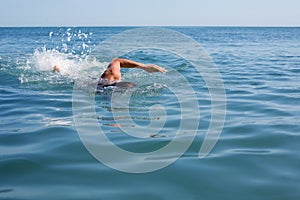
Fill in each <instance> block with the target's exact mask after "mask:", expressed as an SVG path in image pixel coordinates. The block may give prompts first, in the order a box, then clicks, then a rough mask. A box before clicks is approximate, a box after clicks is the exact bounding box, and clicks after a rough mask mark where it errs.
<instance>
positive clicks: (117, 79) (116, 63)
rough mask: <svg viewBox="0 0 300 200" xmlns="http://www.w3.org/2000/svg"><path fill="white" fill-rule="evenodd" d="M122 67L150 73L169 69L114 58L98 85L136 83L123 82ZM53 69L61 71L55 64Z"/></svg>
mask: <svg viewBox="0 0 300 200" xmlns="http://www.w3.org/2000/svg"><path fill="white" fill-rule="evenodd" d="M121 68H139V69H142V70H145V71H146V72H149V73H152V72H161V73H165V72H166V71H167V70H166V69H164V68H162V67H160V66H158V65H155V64H143V63H139V62H135V61H132V60H127V59H123V58H114V59H113V60H112V61H111V62H110V63H109V65H108V67H107V69H106V70H105V71H104V72H103V73H102V75H101V77H100V79H99V81H98V86H100V87H108V86H118V85H122V86H126V85H128V86H129V87H130V86H131V85H134V84H132V83H128V82H123V83H125V84H122V82H121V71H120V70H121ZM53 71H55V72H59V71H60V68H59V66H57V65H55V66H54V67H53Z"/></svg>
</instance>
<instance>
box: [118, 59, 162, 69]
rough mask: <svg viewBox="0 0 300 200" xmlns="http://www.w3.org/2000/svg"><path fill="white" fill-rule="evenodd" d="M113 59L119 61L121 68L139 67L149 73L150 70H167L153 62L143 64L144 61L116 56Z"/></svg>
mask: <svg viewBox="0 0 300 200" xmlns="http://www.w3.org/2000/svg"><path fill="white" fill-rule="evenodd" d="M114 60H116V61H117V62H119V63H120V67H122V68H139V69H142V70H145V71H146V72H149V73H152V72H161V73H165V72H166V71H167V70H166V69H164V68H162V67H160V66H158V65H154V64H144V63H139V62H135V61H132V60H127V59H123V58H116V59H114Z"/></svg>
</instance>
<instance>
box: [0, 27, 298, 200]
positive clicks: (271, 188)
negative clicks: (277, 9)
mask: <svg viewBox="0 0 300 200" xmlns="http://www.w3.org/2000/svg"><path fill="white" fill-rule="evenodd" d="M134 28H135V27H42V28H40V27H34V28H0V102H1V104H0V199H130V200H134V199H137V200H139V199H143V200H146V199H149V200H150V199H151V200H152V199H196V200H199V199H209V200H216V199H230V200H231V199H238V200H243V199H249V200H250V199H251V200H252V199H264V200H267V199H270V200H271V199H272V200H276V199H278V200H282V199H288V200H297V199H300V173H299V169H300V143H299V142H300V28H288V27H281V28H276V27H266V28H264V27H167V28H168V29H171V30H175V31H178V32H180V33H182V34H184V35H186V36H187V37H190V38H191V39H193V40H195V41H197V42H198V43H199V44H200V45H202V47H203V49H205V51H206V52H207V53H208V54H209V55H210V58H211V59H212V60H213V62H214V63H215V65H216V67H217V68H218V70H219V73H220V75H221V78H222V81H223V84H224V89H225V92H226V99H225V100H226V116H225V121H224V127H223V129H222V131H221V135H220V137H219V138H218V140H217V143H216V145H215V146H214V148H213V149H212V151H211V152H210V153H209V154H208V155H207V156H206V157H204V158H201V159H200V158H199V149H200V147H201V145H202V143H203V141H204V139H205V135H206V134H207V130H208V128H212V129H214V127H213V126H212V127H210V121H211V119H212V102H211V94H210V92H209V90H208V87H207V84H206V82H205V80H204V78H203V77H202V76H201V75H199V73H197V71H196V70H195V67H194V66H193V65H192V64H191V63H189V62H188V61H187V60H185V59H183V58H182V57H180V56H177V55H175V54H172V52H166V51H163V50H162V49H160V50H159V49H156V50H155V49H154V50H153V49H142V50H141V49H140V50H136V51H133V52H129V53H127V54H126V55H120V56H121V57H124V58H127V59H132V60H135V61H139V62H143V63H155V64H157V65H160V66H162V67H164V68H166V69H167V70H168V72H167V73H165V74H161V73H151V74H149V73H147V72H144V71H142V70H139V69H122V74H123V81H129V82H133V83H135V84H136V87H135V88H134V89H132V88H121V89H120V88H107V89H100V90H98V89H97V88H95V82H97V78H98V77H99V76H100V75H101V73H102V72H103V71H104V69H105V68H106V67H107V65H108V64H109V62H110V60H109V59H107V58H104V57H103V55H101V54H98V53H99V52H98V50H97V49H99V46H100V47H101V44H102V42H103V41H106V40H109V38H111V37H113V36H115V35H116V34H120V33H122V32H123V31H127V30H132V29H134ZM124 41H125V40H124ZM120 43H122V41H120ZM132 45H133V46H134V45H135V44H134V42H133V44H132ZM114 48H118V45H116V46H115V47H112V49H114ZM54 65H59V66H61V67H62V69H61V72H60V73H54V72H53V71H52V67H53V66H54ZM203 67H205V66H203ZM176 74H180V75H182V76H183V77H185V78H186V79H187V80H188V84H189V86H191V88H192V93H193V94H194V95H195V97H196V102H197V104H198V106H197V107H192V106H191V107H190V108H186V110H187V111H188V113H185V115H182V113H181V111H182V110H181V105H180V102H179V101H178V96H185V97H186V100H185V103H186V104H188V105H189V103H190V102H189V99H190V98H189V94H190V89H191V88H189V89H187V87H185V83H183V82H181V79H180V78H178V76H175V75H176ZM75 83H76V84H77V86H78V85H79V91H80V92H79V93H80V94H82V95H83V96H84V97H86V96H87V97H92V98H91V99H92V100H93V101H92V104H90V102H89V101H87V100H86V98H84V97H83V98H78V95H77V96H76V97H74V87H75ZM170 88H176V92H174V90H171V89H170ZM76 91H78V88H77V89H76ZM123 97H126V98H127V99H129V100H128V101H125V102H126V104H124V102H122V98H123ZM126 98H125V99H126ZM74 101H76V102H79V104H76V105H77V107H80V104H82V105H84V106H85V107H83V108H82V110H80V109H77V112H74ZM87 105H89V106H90V107H92V108H94V112H93V113H90V112H86V108H87ZM193 110H199V113H200V114H199V115H197V116H196V115H195V113H194V111H193ZM74 115H77V117H80V118H81V119H86V120H87V121H88V120H93V121H94V122H95V121H96V122H97V124H98V126H99V127H98V128H99V129H98V130H97V129H96V130H94V132H93V134H94V135H97V134H100V132H102V133H104V134H105V135H106V136H107V138H109V139H110V140H111V141H112V143H113V144H114V145H116V146H118V147H119V148H120V149H123V150H124V151H127V152H133V153H136V154H140V153H147V152H153V151H157V150H159V149H161V148H163V147H164V146H166V145H168V144H170V143H171V142H172V139H173V138H174V137H175V135H176V134H177V131H178V129H180V128H182V127H180V123H181V121H182V120H183V118H184V119H186V120H187V121H188V122H195V123H197V128H196V130H193V128H189V127H190V126H187V127H184V130H182V133H181V135H180V134H179V142H178V143H180V142H181V143H185V141H186V140H185V139H186V137H188V136H189V134H191V132H193V131H195V133H196V134H197V135H196V137H195V138H194V140H193V142H192V144H191V145H190V146H189V147H188V149H187V150H186V151H185V152H182V155H181V154H180V153H179V152H177V151H176V149H175V150H174V152H171V153H170V154H166V155H165V154H162V155H156V156H152V157H151V156H149V157H148V158H149V160H151V159H152V161H153V160H155V162H156V163H158V164H159V163H162V162H164V161H168V159H170V158H174V157H175V158H176V157H178V159H177V160H175V161H174V162H172V163H170V165H168V166H166V167H163V168H162V169H158V170H153V171H152V172H148V173H127V172H123V171H120V170H118V169H114V168H113V167H110V166H108V165H107V164H106V163H105V162H101V161H100V160H99V159H97V158H96V157H95V156H94V155H93V154H92V153H91V151H90V150H88V148H86V146H87V144H88V145H89V144H90V145H91V146H92V147H94V148H95V149H97V148H98V147H101V146H104V147H105V146H108V145H110V143H108V142H107V141H99V140H97V139H93V134H91V136H89V139H88V140H86V141H85V142H83V138H82V133H79V131H78V124H76V123H75V120H74ZM198 118H199V121H197V119H198ZM81 125H82V124H81ZM83 126H86V127H89V124H88V123H86V124H84V123H83ZM149 127H151V128H149ZM83 134H85V133H83ZM139 134H140V135H141V136H143V137H141V138H140V137H139ZM95 138H96V137H95ZM180 138H181V139H180ZM178 146H180V145H179V144H178ZM105 155H107V156H108V158H110V157H109V156H110V152H106V153H105ZM111 158H112V159H113V158H114V162H113V164H115V165H116V166H120V167H124V166H125V167H126V166H127V167H128V166H129V167H130V166H135V165H136V166H140V165H141V167H143V166H144V164H145V163H146V165H147V162H149V160H147V159H145V160H134V159H129V158H128V157H120V158H118V159H115V157H114V155H112V156H111Z"/></svg>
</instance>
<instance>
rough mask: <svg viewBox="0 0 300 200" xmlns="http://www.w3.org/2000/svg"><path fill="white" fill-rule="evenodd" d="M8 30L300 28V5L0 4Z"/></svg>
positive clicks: (242, 1)
mask: <svg viewBox="0 0 300 200" xmlns="http://www.w3.org/2000/svg"><path fill="white" fill-rule="evenodd" d="M5 26H300V1H299V0H0V27H5Z"/></svg>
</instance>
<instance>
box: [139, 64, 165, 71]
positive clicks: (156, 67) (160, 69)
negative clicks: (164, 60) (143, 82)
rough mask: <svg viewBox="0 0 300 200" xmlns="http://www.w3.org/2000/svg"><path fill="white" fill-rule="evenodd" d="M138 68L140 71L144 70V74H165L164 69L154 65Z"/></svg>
mask: <svg viewBox="0 0 300 200" xmlns="http://www.w3.org/2000/svg"><path fill="white" fill-rule="evenodd" d="M139 68H140V69H142V70H145V71H146V72H149V73H153V72H161V73H165V72H167V70H166V69H164V68H162V67H160V66H158V65H154V64H145V65H142V66H139Z"/></svg>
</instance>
